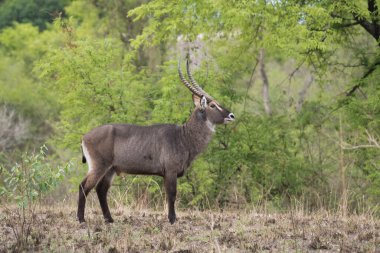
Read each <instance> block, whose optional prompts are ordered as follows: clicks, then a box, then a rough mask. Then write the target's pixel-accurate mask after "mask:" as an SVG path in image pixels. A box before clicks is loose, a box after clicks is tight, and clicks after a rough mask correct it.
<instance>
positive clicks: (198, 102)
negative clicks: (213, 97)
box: [193, 94, 207, 110]
mask: <svg viewBox="0 0 380 253" xmlns="http://www.w3.org/2000/svg"><path fill="white" fill-rule="evenodd" d="M193 102H194V105H195V107H197V108H199V109H201V110H204V109H206V107H207V99H206V98H205V96H202V98H201V97H199V96H198V95H195V94H193Z"/></svg>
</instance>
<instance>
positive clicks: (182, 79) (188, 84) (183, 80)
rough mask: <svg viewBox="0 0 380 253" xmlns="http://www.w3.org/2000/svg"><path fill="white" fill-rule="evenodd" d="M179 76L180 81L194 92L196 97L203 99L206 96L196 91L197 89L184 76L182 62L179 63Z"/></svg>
mask: <svg viewBox="0 0 380 253" xmlns="http://www.w3.org/2000/svg"><path fill="white" fill-rule="evenodd" d="M178 75H179V79H181V82H182V83H183V84H184V85H185V86H186V87H187V88H188V89H189V90H190V91H191V92H192V93H194V94H195V95H197V96H199V97H202V96H204V94H202V92H200V91H199V90H198V89H196V88H195V87H193V86H192V85H191V84H190V83H189V82H188V81H187V80H186V79H185V78H184V77H183V75H182V71H181V61H180V60H179V61H178Z"/></svg>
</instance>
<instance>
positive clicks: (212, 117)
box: [178, 60, 235, 125]
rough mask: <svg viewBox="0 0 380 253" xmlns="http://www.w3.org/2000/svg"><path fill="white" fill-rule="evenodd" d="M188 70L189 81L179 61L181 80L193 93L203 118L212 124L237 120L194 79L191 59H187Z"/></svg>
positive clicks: (194, 100) (196, 105) (195, 103)
mask: <svg viewBox="0 0 380 253" xmlns="http://www.w3.org/2000/svg"><path fill="white" fill-rule="evenodd" d="M186 71H187V76H188V78H189V81H190V82H189V81H187V80H186V79H185V78H184V77H183V75H182V72H181V66H180V62H178V74H179V78H180V79H181V82H182V83H183V84H184V85H185V86H186V87H187V88H188V89H189V90H190V91H191V92H192V93H193V102H194V105H195V107H196V108H197V109H198V110H199V111H200V112H201V113H202V115H203V118H204V119H206V120H207V121H208V122H209V123H210V124H211V125H215V124H227V123H228V122H230V121H233V120H235V116H234V114H233V113H232V112H230V111H229V110H227V109H226V108H224V107H222V106H221V105H220V104H219V103H218V102H217V101H216V100H215V99H214V98H213V97H211V96H210V95H209V94H207V92H205V91H204V90H203V89H202V88H201V87H200V86H199V85H198V83H197V82H196V81H195V80H194V78H193V76H192V74H191V72H190V67H189V60H187V61H186Z"/></svg>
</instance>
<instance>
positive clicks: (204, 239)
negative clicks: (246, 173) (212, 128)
mask: <svg viewBox="0 0 380 253" xmlns="http://www.w3.org/2000/svg"><path fill="white" fill-rule="evenodd" d="M0 210H1V214H0V239H1V241H0V252H11V251H20V249H17V248H15V245H16V239H15V236H14V233H13V229H12V227H13V226H15V222H14V212H12V208H11V209H9V208H7V209H4V208H3V209H0ZM75 210H76V207H75V206H71V205H70V206H65V207H63V206H50V207H39V210H37V214H36V215H35V217H34V225H33V226H32V230H31V233H30V236H29V238H28V244H27V246H24V247H25V248H24V250H25V251H28V252H30V251H43V252H313V251H315V252H380V221H379V220H378V219H374V218H373V217H372V216H369V215H368V216H350V217H347V218H345V219H343V218H339V217H338V216H335V215H330V214H328V213H324V212H320V213H317V214H314V215H310V216H308V215H303V214H301V213H294V212H291V213H286V214H268V213H258V212H247V211H228V212H214V211H205V212H198V211H186V212H185V211H182V212H178V214H177V216H178V218H179V220H178V221H177V222H176V223H175V224H174V225H170V224H169V223H168V221H167V218H166V214H165V212H164V211H162V212H155V211H147V210H140V211H128V210H127V208H119V209H116V210H115V209H113V210H112V212H113V216H114V219H115V223H113V224H105V223H104V222H103V219H102V215H101V212H100V208H99V207H97V206H96V207H92V206H89V208H88V210H87V212H86V217H87V224H78V222H77V221H76V219H75Z"/></svg>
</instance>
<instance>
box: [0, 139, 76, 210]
mask: <svg viewBox="0 0 380 253" xmlns="http://www.w3.org/2000/svg"><path fill="white" fill-rule="evenodd" d="M46 152H47V148H46V146H42V147H41V148H40V151H39V153H36V154H24V155H23V156H22V158H21V162H20V163H17V164H15V165H14V166H13V167H12V168H10V169H9V170H8V169H7V168H5V167H3V166H2V167H1V168H0V169H1V172H2V173H1V174H2V180H3V184H2V186H1V187H0V196H1V197H2V198H3V201H7V202H8V201H12V202H13V201H14V202H16V203H17V204H18V206H19V207H20V208H22V209H27V208H30V205H32V204H33V202H34V201H36V200H38V199H41V198H42V197H43V196H44V195H45V194H47V193H48V192H50V191H51V190H52V189H55V188H56V187H57V185H58V184H59V183H60V182H61V181H62V180H63V179H64V176H65V175H66V174H67V172H68V171H69V169H70V167H71V164H70V163H68V164H67V165H65V166H64V167H60V166H57V167H53V166H51V165H50V164H49V163H47V160H46ZM3 201H2V202H3Z"/></svg>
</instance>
